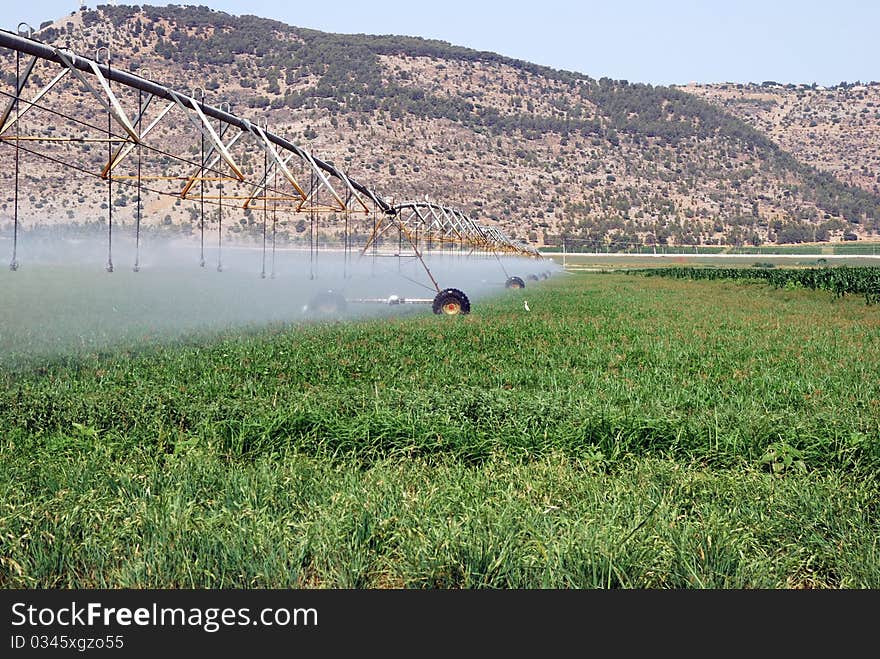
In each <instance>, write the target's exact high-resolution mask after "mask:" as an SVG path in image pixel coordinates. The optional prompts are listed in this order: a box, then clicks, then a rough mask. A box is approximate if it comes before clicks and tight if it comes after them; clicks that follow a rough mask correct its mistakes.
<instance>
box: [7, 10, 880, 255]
mask: <svg viewBox="0 0 880 659" xmlns="http://www.w3.org/2000/svg"><path fill="white" fill-rule="evenodd" d="M36 36H37V38H40V39H41V40H44V41H47V42H50V43H55V44H59V45H65V46H69V47H70V48H72V49H73V50H75V51H76V52H79V53H82V54H86V55H90V56H91V55H92V54H93V53H94V52H95V49H96V47H98V46H100V45H104V44H105V43H106V41H105V40H107V39H109V43H110V44H111V47H112V49H113V62H114V66H120V67H123V68H127V69H129V70H135V71H136V70H139V69H141V68H144V67H147V68H149V70H150V73H151V75H152V77H153V78H154V79H156V80H160V81H162V82H164V83H166V84H168V85H171V86H174V87H176V88H178V89H183V90H188V89H192V88H193V87H202V88H204V89H205V90H206V91H207V98H206V101H207V102H209V103H211V104H214V105H219V104H220V103H221V102H229V103H230V104H231V106H232V109H233V111H234V112H236V113H238V114H241V115H243V116H246V117H249V118H260V119H261V120H262V119H265V120H267V121H268V123H269V126H270V127H271V129H272V130H273V131H274V132H276V133H279V134H283V135H285V136H287V137H288V138H289V139H291V140H292V141H295V142H299V143H301V144H303V145H304V146H305V147H306V148H307V149H309V150H310V151H312V152H314V153H315V154H316V155H319V156H320V157H321V158H323V159H325V160H328V161H332V162H334V163H338V164H340V165H343V166H344V168H345V169H346V170H347V171H348V172H349V174H350V175H351V176H353V177H354V178H356V179H358V180H360V181H362V182H364V183H366V184H367V185H369V186H370V187H372V188H374V189H375V190H377V191H379V192H380V193H381V194H383V195H386V196H388V195H393V196H394V197H395V199H397V200H403V199H422V198H424V197H425V196H426V195H427V196H428V197H430V198H431V199H432V200H435V201H439V202H442V203H446V204H449V205H455V206H458V207H461V208H463V209H464V210H465V211H467V212H469V213H471V214H472V215H473V216H474V217H476V218H478V219H480V220H481V221H483V222H486V223H493V222H494V223H498V224H499V226H501V227H502V228H503V229H504V230H505V231H506V232H507V233H508V234H510V235H512V236H514V237H516V238H520V239H523V240H527V241H530V242H532V243H534V244H537V245H542V244H547V243H557V242H558V241H559V240H560V238H562V237H566V238H567V239H568V241H569V244H572V243H576V242H577V241H580V244H582V245H584V246H588V247H589V246H596V245H607V246H609V247H610V248H611V249H615V248H621V247H625V246H627V245H632V244H652V243H655V242H656V243H671V244H731V245H733V244H743V243H749V244H762V243H767V242H770V243H782V242H803V241H807V240H842V239H849V240H852V239H865V238H870V237H872V236H874V235H880V196H878V191H877V176H878V168H877V154H878V146H877V134H878V133H877V130H878V129H877V127H878V125H880V119H878V116H880V115H878V113H877V109H878V108H877V104H876V101H875V100H872V99H875V98H876V96H877V93H878V92H877V89H876V88H875V87H870V88H868V87H865V88H864V89H865V91H864V94H865V97H864V99H863V102H862V103H861V104H860V105H859V106H858V107H857V108H856V107H853V108H850V107H847V109H846V110H845V111H844V110H843V105H833V106H832V105H831V104H830V102H829V99H828V96H827V94H828V93H829V92H827V91H823V90H797V89H796V90H789V89H787V88H780V89H774V90H771V92H768V93H772V94H778V96H771V97H767V98H764V97H756V98H755V99H753V100H743V99H745V97H746V95H745V93H743V95H741V96H738V95H737V94H738V92H739V91H740V90H735V91H732V90H730V89H727V90H722V89H721V88H720V87H719V88H716V87H693V88H692V87H688V88H685V89H676V88H668V87H654V86H651V85H644V84H633V83H629V82H626V81H615V80H609V79H607V78H602V79H598V80H597V79H593V78H590V77H588V76H587V75H583V74H580V73H572V72H567V71H557V70H553V69H549V68H546V67H540V66H537V65H533V64H529V63H527V62H522V61H517V60H513V59H510V58H506V57H503V56H501V55H497V54H494V53H487V52H477V51H474V50H469V49H466V48H460V47H456V46H452V45H450V44H448V43H445V42H439V41H429V40H423V39H418V38H409V37H389V36H383V37H379V36H367V35H339V34H327V33H322V32H317V31H314V30H308V29H303V28H298V27H292V26H288V25H284V24H282V23H279V22H277V21H271V20H266V19H262V18H258V17H255V16H233V15H229V14H226V13H223V12H216V11H212V10H210V9H208V8H205V7H179V6H171V7H150V6H143V7H121V6H101V7H98V8H97V10H85V11H80V12H75V13H74V14H72V15H70V16H66V17H62V18H60V19H58V20H55V21H47V22H46V23H45V24H44V25H43V26H42V28H41V30H40V31H39V32H38V33H37V35H36ZM0 55H2V66H3V72H4V80H5V89H6V90H7V91H8V90H11V89H12V88H13V81H14V74H13V72H14V67H13V59H12V58H11V57H10V55H9V54H8V53H0ZM742 91H743V92H745V90H742ZM764 91H765V92H766V90H764ZM722 92H723V93H722ZM728 92H729V93H730V94H731V96H730V98H728V97H727V96H724V94H727V93H728ZM830 93H836V92H830ZM799 94H800V95H799ZM783 100H784V103H783ZM774 107H775V110H774V109H773V108H774ZM756 108H757V109H756ZM863 110H865V111H863ZM796 117H802V118H800V119H795V118H796ZM814 120H815V121H816V125H815V126H811V125H810V124H811V123H812V122H813V121H814ZM798 121H800V122H801V124H803V123H804V122H807V127H808V129H810V130H812V134H813V135H814V136H815V141H814V142H809V140H803V139H801V140H799V139H798V137H797V135H798V134H797V131H795V130H793V126H795V125H796V124H797V122H798ZM841 125H843V126H845V127H846V131H845V134H846V137H845V138H842V139H841V133H842V132H844V131H842V128H841ZM862 129H864V132H862ZM834 131H838V132H834ZM808 134H809V133H808ZM863 136H864V137H863ZM871 136H872V137H871ZM811 139H813V138H811ZM863 139H864V140H865V141H866V144H870V145H872V146H867V147H865V146H864V145H863V143H862V140H863ZM863 147H864V148H863ZM10 151H11V149H7V148H4V149H0V159H2V162H3V170H4V172H5V173H4V177H5V180H4V182H3V185H4V188H5V189H8V185H7V184H8V182H9V171H10V166H9V165H10V163H11V156H10ZM853 153H856V154H858V157H853ZM826 158H827V160H826ZM35 167H36V168H38V167H39V165H34V166H32V167H31V168H30V169H29V170H28V174H29V176H30V178H28V179H27V180H26V184H25V185H26V186H29V188H28V189H29V194H28V195H27V196H28V197H29V199H30V201H29V202H28V204H27V205H26V206H27V207H26V208H23V209H22V214H23V215H26V216H28V217H30V218H32V221H41V222H63V221H69V220H70V219H71V218H75V219H77V220H80V219H86V220H92V221H95V222H100V221H103V219H104V218H105V217H106V211H105V210H102V209H101V203H102V201H101V200H102V197H101V195H102V192H101V189H100V187H99V186H82V187H80V188H79V190H78V193H77V195H75V197H74V199H72V200H70V199H67V198H66V197H65V195H63V194H61V193H62V192H63V191H64V189H65V188H66V186H65V184H64V181H63V180H59V179H56V178H54V177H53V176H52V165H51V163H49V164H44V165H43V168H44V169H42V170H37V171H35V169H34V168H35ZM53 185H54V186H55V192H53V191H52V186H53ZM92 187H94V192H92V191H91V190H92ZM68 196H69V195H68ZM4 198H5V199H7V203H6V205H5V207H4V206H2V205H0V223H2V222H3V221H6V222H7V224H8V217H9V215H10V212H11V209H10V204H9V203H8V199H9V195H4ZM189 205H191V204H190V202H183V203H182V204H174V202H173V200H171V201H169V200H162V201H160V200H156V201H154V202H152V203H149V202H148V205H147V208H148V210H149V211H151V212H150V218H149V221H150V222H154V223H157V224H161V223H162V222H163V220H164V221H165V222H166V223H167V217H168V216H169V215H173V218H172V225H173V226H176V227H177V226H181V225H183V226H186V225H187V224H188V223H190V220H191V213H192V211H191V210H190V211H189V214H188V212H187V206H189ZM129 215H130V213H129ZM82 216H84V218H83V217H82ZM245 220H246V218H242V222H241V224H242V225H244V226H245V227H246V226H247V222H246V221H245ZM285 226H287V225H285ZM295 226H296V224H295V222H291V223H290V225H289V227H290V228H289V230H290V231H291V232H295V231H296V229H295V228H294V227H295ZM235 228H236V230H240V228H239V227H238V226H236V227H235ZM300 228H301V227H300Z"/></svg>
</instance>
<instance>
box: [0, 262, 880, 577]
mask: <svg viewBox="0 0 880 659" xmlns="http://www.w3.org/2000/svg"><path fill="white" fill-rule="evenodd" d="M744 292H745V291H744V290H743V288H742V287H741V286H738V285H736V284H732V283H726V282H718V283H715V284H712V285H708V284H707V283H705V282H692V281H680V280H678V281H671V280H664V279H656V278H634V277H628V276H626V275H603V276H589V275H579V276H571V277H566V278H559V279H555V280H551V281H548V282H542V283H541V284H536V285H534V286H533V287H529V288H528V289H525V290H523V291H515V292H514V291H508V292H505V293H502V294H501V295H499V296H498V297H497V298H496V299H494V300H493V301H491V302H486V303H481V304H480V305H479V306H477V307H475V309H474V311H473V312H472V313H471V314H470V315H469V316H466V317H457V318H456V317H454V318H443V317H440V318H438V317H434V316H433V315H414V316H413V315H411V316H408V317H405V318H398V319H392V320H371V321H365V322H358V323H353V324H342V323H330V324H317V325H310V326H307V327H296V328H293V327H286V326H281V325H276V326H273V327H269V328H267V329H265V330H262V331H252V332H247V333H243V334H239V335H227V336H225V337H220V338H217V337H213V338H210V339H199V338H198V337H196V336H193V337H190V338H189V339H188V340H186V341H178V342H174V343H167V344H163V345H157V346H143V345H142V346H129V348H128V350H122V349H114V350H112V351H108V352H106V353H103V354H92V355H87V356H81V357H75V358H74V357H66V358H58V359H55V360H46V361H43V362H39V363H38V362H28V363H27V364H24V365H21V366H19V367H17V368H15V369H10V370H7V371H5V372H4V374H3V379H2V381H0V431H2V432H0V585H3V586H19V585H27V586H47V587H57V586H74V587H101V586H110V587H116V586H136V587H139V586H155V587H176V586H196V587H202V586H208V587H219V586H224V587H228V586H235V587H246V588H247V587H264V586H273V587H286V586H297V587H325V586H342V587H388V586H406V587H468V588H469V587H710V588H711V587H769V588H788V587H826V588H836V587H877V585H878V584H880V561H878V556H877V542H876V538H877V537H880V516H878V512H880V510H878V504H877V501H880V496H878V494H880V492H878V478H877V476H878V474H880V382H878V378H876V377H875V375H876V373H877V372H880V320H878V318H877V316H876V312H875V308H874V307H866V306H865V305H863V304H860V303H858V302H857V301H856V300H852V299H842V300H839V301H837V302H835V303H834V305H835V307H834V309H835V313H833V314H829V313H828V300H827V299H825V298H823V297H821V296H819V295H817V294H816V293H815V292H811V291H808V290H801V289H799V290H772V289H770V288H766V289H765V288H750V289H749V290H748V295H744ZM524 298H527V299H528V301H529V305H530V309H531V311H530V312H526V311H525V309H524V307H523V299H524Z"/></svg>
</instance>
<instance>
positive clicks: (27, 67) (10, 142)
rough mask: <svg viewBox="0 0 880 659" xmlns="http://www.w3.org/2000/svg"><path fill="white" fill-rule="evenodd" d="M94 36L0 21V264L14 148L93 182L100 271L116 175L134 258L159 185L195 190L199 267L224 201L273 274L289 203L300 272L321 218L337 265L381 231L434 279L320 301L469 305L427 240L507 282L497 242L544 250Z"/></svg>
mask: <svg viewBox="0 0 880 659" xmlns="http://www.w3.org/2000/svg"><path fill="white" fill-rule="evenodd" d="M99 43H100V42H99ZM104 43H105V45H101V46H100V47H99V48H98V49H97V52H96V56H95V59H87V58H85V57H82V56H80V55H76V54H74V53H73V52H72V51H71V50H70V49H69V48H59V47H56V46H53V45H51V44H47V43H44V42H41V41H37V40H35V39H34V38H33V30H32V29H31V28H30V27H29V26H27V24H25V23H21V24H19V26H18V29H17V31H16V32H14V33H13V32H8V31H5V30H0V48H3V49H7V51H10V53H11V55H12V56H13V58H14V66H15V84H14V89H13V90H12V91H11V92H8V91H5V90H4V91H2V95H3V96H5V97H6V98H7V101H6V102H5V103H3V104H0V111H2V114H0V144H2V145H4V146H7V147H11V148H12V149H13V150H14V169H13V173H12V179H13V186H14V197H13V237H12V258H11V261H10V264H9V268H10V270H13V271H14V270H17V269H18V268H19V261H18V242H19V237H20V236H19V234H20V218H19V194H20V178H21V176H22V172H21V169H22V166H23V162H22V161H23V156H24V155H27V156H28V159H29V160H37V159H40V160H41V161H44V162H47V163H48V164H49V166H50V167H53V168H54V171H51V172H48V171H46V170H43V171H42V172H40V173H41V174H42V175H43V176H52V175H54V176H58V175H59V174H58V171H59V170H60V169H73V170H76V171H77V172H79V173H82V174H85V175H88V176H91V177H95V178H97V179H100V180H101V181H103V182H105V184H106V195H107V197H106V207H107V263H106V268H105V269H106V270H107V271H108V272H113V269H114V264H113V225H114V217H113V213H114V205H118V204H117V203H115V202H119V201H120V200H119V197H120V192H119V189H123V192H122V196H123V197H124V198H125V199H126V201H127V200H128V199H127V197H128V196H133V199H131V201H134V203H135V218H134V220H135V222H134V244H135V257H134V265H133V270H134V271H139V270H140V267H141V265H140V248H141V220H142V213H143V208H144V199H145V196H146V195H151V198H155V199H159V200H161V199H168V200H169V201H168V203H166V206H170V205H171V204H173V203H174V201H177V200H186V201H191V202H195V207H194V208H195V210H194V211H192V212H193V215H194V218H195V217H197V218H198V230H199V237H200V247H201V255H200V262H199V265H200V266H201V267H205V266H206V258H205V239H206V235H205V228H206V224H207V225H208V226H209V229H210V225H216V229H217V270H218V271H222V270H223V261H222V245H223V220H224V212H226V213H227V221H228V219H229V218H228V213H229V212H230V211H234V212H236V213H238V214H240V213H242V212H244V213H245V214H247V215H248V216H249V217H250V218H252V219H253V218H254V216H255V215H256V216H257V218H258V220H259V219H261V220H262V270H261V277H263V278H265V277H266V274H267V259H268V262H269V264H270V270H271V273H270V275H271V276H274V274H275V273H274V263H275V258H274V257H275V248H276V234H277V224H278V221H279V220H278V215H279V214H282V217H283V218H284V217H289V216H290V215H291V214H294V215H298V216H299V217H300V218H301V219H302V220H305V219H306V218H307V219H308V222H309V226H308V238H309V263H310V278H311V279H314V278H315V270H314V268H315V263H316V260H317V251H318V249H319V246H320V242H321V241H320V240H319V239H320V237H321V236H320V235H319V234H320V228H321V225H322V224H323V226H324V227H325V228H326V230H327V231H329V233H331V234H333V238H328V237H327V236H326V235H325V236H324V242H325V246H326V244H329V243H331V242H333V241H335V244H336V245H337V247H341V250H342V252H343V254H344V259H343V263H344V266H343V267H344V268H345V269H346V270H347V269H348V268H350V267H351V264H352V258H353V255H354V254H357V255H358V258H361V257H363V256H364V255H366V254H368V253H372V254H373V256H374V257H375V256H378V255H388V254H387V253H383V252H387V251H388V249H387V248H388V246H389V245H390V246H391V247H392V250H391V251H392V252H393V254H392V255H393V256H397V257H401V256H403V255H404V252H405V253H406V254H405V255H406V256H407V257H411V258H414V259H416V260H417V261H418V262H419V263H420V264H421V267H422V268H423V269H424V273H425V275H426V276H427V278H428V279H429V280H430V284H431V285H430V286H427V285H425V288H428V289H429V290H431V291H432V293H434V295H433V297H430V298H403V297H399V296H396V295H392V296H390V297H388V298H359V299H352V300H346V299H345V297H344V296H343V295H341V294H340V293H338V292H333V291H326V292H324V293H321V294H320V295H318V296H316V297H315V298H313V300H312V301H311V302H310V304H309V305H307V307H306V308H307V309H308V310H309V311H312V312H315V313H318V314H330V313H338V312H339V311H340V310H341V309H342V308H343V307H344V305H345V304H346V303H347V302H365V303H366V302H376V303H384V304H391V305H394V304H431V305H432V308H433V311H434V313H437V314H448V315H455V314H464V313H468V312H469V311H470V301H469V299H468V297H467V295H465V293H464V292H463V291H461V290H460V289H458V288H442V287H441V286H440V284H439V283H438V282H437V280H436V278H435V276H434V274H432V272H431V270H430V269H429V267H428V264H427V263H426V261H425V258H424V257H425V255H426V254H427V253H441V254H444V253H456V254H458V255H466V256H471V255H476V256H481V257H484V258H494V259H496V260H497V261H498V265H499V266H500V267H501V269H502V270H503V271H504V275H505V277H506V283H505V286H506V287H507V288H523V287H524V286H525V282H524V281H523V279H522V278H521V277H517V276H512V275H510V273H508V272H507V270H506V269H505V266H504V262H503V261H502V258H501V257H502V256H505V257H507V256H517V257H529V258H533V259H540V258H542V257H541V255H540V254H539V253H538V251H537V250H536V249H535V248H534V247H532V246H530V245H527V244H525V243H523V242H520V241H517V240H512V239H511V238H509V237H508V236H507V235H505V234H504V232H502V231H501V230H499V229H498V228H497V227H491V226H486V225H484V224H481V223H479V222H477V221H475V220H474V219H472V218H471V217H469V216H468V215H466V214H465V213H463V212H462V211H460V210H457V209H455V208H451V207H448V206H444V205H440V204H435V203H432V202H429V201H427V200H426V201H419V202H416V201H410V202H405V203H399V204H394V202H393V200H392V199H390V198H385V197H382V196H380V195H379V194H377V193H376V192H374V191H373V190H371V189H370V188H369V187H367V186H365V185H363V184H362V183H359V182H358V181H356V180H354V179H353V178H352V177H350V176H348V175H347V174H346V173H345V172H344V171H343V170H342V169H340V168H338V167H336V166H334V165H333V164H332V163H330V162H325V161H323V160H321V159H319V158H318V157H316V156H315V155H313V154H312V153H310V152H309V151H307V150H305V149H303V148H301V147H300V146H297V145H296V144H294V143H293V142H291V141H289V140H288V139H285V138H284V137H282V136H281V135H278V134H276V133H273V132H272V131H270V130H269V128H268V125H267V124H266V123H265V122H264V121H259V120H254V119H246V118H244V117H241V116H239V115H237V114H235V113H233V112H232V111H231V107H230V105H229V104H228V103H219V104H218V105H216V106H214V105H210V104H208V103H206V102H205V96H206V92H205V90H204V89H201V88H195V89H191V90H189V91H188V92H183V91H178V90H175V89H173V88H172V87H169V86H166V85H163V84H161V83H158V82H156V81H154V80H153V79H151V78H152V76H151V74H150V72H148V71H146V70H144V69H139V73H132V72H129V71H126V70H123V69H121V68H118V67H115V66H113V62H112V61H111V52H110V48H109V43H110V42H109V39H106V40H105V41H104ZM0 52H2V51H0ZM126 108H128V110H126ZM30 156H35V157H36V158H30ZM7 176H8V174H7ZM114 195H116V197H114ZM172 198H173V200H174V201H171V199H172ZM81 201H82V200H81ZM206 206H207V207H209V210H208V211H206ZM159 207H161V204H159ZM102 208H103V205H102ZM285 214H287V215H285ZM117 224H118V220H117ZM227 228H228V227H227ZM302 230H303V231H305V228H304V227H302ZM395 234H396V235H395ZM359 237H361V239H360V240H359ZM363 237H365V238H366V239H365V240H363ZM358 243H360V244H358ZM356 244H357V246H356ZM549 274H550V273H549V271H545V272H543V273H542V275H543V276H544V277H548V276H549ZM530 277H531V278H533V279H537V278H538V277H537V276H536V275H531V276H530Z"/></svg>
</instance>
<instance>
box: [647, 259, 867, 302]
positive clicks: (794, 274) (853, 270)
mask: <svg viewBox="0 0 880 659" xmlns="http://www.w3.org/2000/svg"><path fill="white" fill-rule="evenodd" d="M633 272H636V273H638V274H641V275H643V276H646V277H672V278H676V279H694V280H717V279H732V280H748V279H757V280H762V281H766V282H767V283H768V284H770V285H771V286H773V287H774V288H790V287H795V286H796V287H802V288H808V289H811V290H823V291H830V292H832V293H834V296H835V297H838V298H839V297H843V296H844V295H847V294H854V295H863V296H864V297H865V303H866V304H873V303H876V302H878V301H880V268H878V267H872V266H855V267H850V266H837V267H824V268H798V269H794V268H779V269H768V268H759V269H754V270H749V269H746V268H683V267H671V268H650V269H642V270H637V271H633Z"/></svg>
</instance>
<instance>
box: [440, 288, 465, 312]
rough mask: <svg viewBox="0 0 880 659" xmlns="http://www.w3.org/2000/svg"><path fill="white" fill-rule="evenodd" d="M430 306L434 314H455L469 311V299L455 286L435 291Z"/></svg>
mask: <svg viewBox="0 0 880 659" xmlns="http://www.w3.org/2000/svg"><path fill="white" fill-rule="evenodd" d="M432 308H433V310H434V313H436V314H443V315H444V316H457V315H459V314H465V313H470V311H471V301H470V300H468V296H467V295H465V294H464V293H462V292H461V291H460V290H458V289H457V288H444V289H443V290H442V291H440V292H439V293H437V296H436V297H435V298H434V304H433V305H432Z"/></svg>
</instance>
